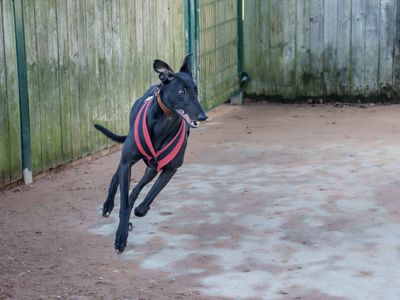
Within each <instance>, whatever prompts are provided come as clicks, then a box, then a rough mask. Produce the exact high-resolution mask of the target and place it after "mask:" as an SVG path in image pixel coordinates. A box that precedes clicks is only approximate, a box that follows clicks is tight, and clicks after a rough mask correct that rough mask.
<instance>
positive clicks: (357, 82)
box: [351, 0, 366, 97]
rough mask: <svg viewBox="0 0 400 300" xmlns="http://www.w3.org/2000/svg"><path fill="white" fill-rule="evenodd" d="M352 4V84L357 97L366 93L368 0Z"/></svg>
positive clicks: (354, 0) (357, 0)
mask: <svg viewBox="0 0 400 300" xmlns="http://www.w3.org/2000/svg"><path fill="white" fill-rule="evenodd" d="M352 4H353V7H352V12H353V15H352V25H351V27H352V35H351V37H352V38H351V67H352V70H351V84H352V85H351V86H352V95H353V96H355V97H357V96H359V95H363V94H364V74H365V72H364V70H365V65H364V64H365V4H366V0H353V2H352Z"/></svg>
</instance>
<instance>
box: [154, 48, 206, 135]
mask: <svg viewBox="0 0 400 300" xmlns="http://www.w3.org/2000/svg"><path fill="white" fill-rule="evenodd" d="M153 68H154V71H156V72H157V73H158V74H159V77H160V80H161V82H162V85H163V87H162V97H161V98H162V101H163V103H164V104H165V105H166V106H167V108H168V109H169V110H170V111H172V112H173V113H175V114H177V115H179V116H181V117H182V118H183V119H184V120H185V121H186V123H187V124H188V125H189V126H190V127H192V128H196V127H198V126H199V125H198V122H199V121H201V122H202V121H205V120H206V119H207V114H206V113H205V112H204V110H203V108H202V107H201V105H200V103H199V99H198V93H197V85H196V83H195V82H194V80H193V77H192V73H191V72H190V55H188V56H186V57H185V60H184V61H183V64H182V66H181V68H180V70H179V72H177V73H175V72H174V71H173V70H172V69H171V67H170V66H169V65H168V64H167V63H165V62H163V61H161V60H159V59H156V60H155V61H154V63H153Z"/></svg>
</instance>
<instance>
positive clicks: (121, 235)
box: [114, 229, 128, 253]
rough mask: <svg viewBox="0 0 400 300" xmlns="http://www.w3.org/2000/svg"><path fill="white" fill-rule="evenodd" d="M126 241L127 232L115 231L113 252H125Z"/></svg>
mask: <svg viewBox="0 0 400 300" xmlns="http://www.w3.org/2000/svg"><path fill="white" fill-rule="evenodd" d="M127 241H128V231H127V230H119V229H118V230H117V234H116V235H115V244H114V248H115V252H117V253H122V252H124V250H125V247H126V243H127Z"/></svg>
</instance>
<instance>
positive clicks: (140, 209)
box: [135, 205, 150, 218]
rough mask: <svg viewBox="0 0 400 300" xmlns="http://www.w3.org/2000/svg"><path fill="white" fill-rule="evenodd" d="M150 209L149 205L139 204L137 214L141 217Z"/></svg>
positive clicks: (136, 209)
mask: <svg viewBox="0 0 400 300" xmlns="http://www.w3.org/2000/svg"><path fill="white" fill-rule="evenodd" d="M149 209H150V207H149V206H142V205H139V206H138V207H136V208H135V216H136V217H139V218H140V217H144V216H145V215H146V214H147V212H148V211H149Z"/></svg>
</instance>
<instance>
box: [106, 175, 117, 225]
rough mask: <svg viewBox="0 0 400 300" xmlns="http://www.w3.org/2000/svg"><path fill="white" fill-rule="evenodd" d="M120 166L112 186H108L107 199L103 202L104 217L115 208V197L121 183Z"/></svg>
mask: <svg viewBox="0 0 400 300" xmlns="http://www.w3.org/2000/svg"><path fill="white" fill-rule="evenodd" d="M118 172H119V167H118V169H117V171H116V172H115V174H114V176H113V177H112V179H111V183H110V187H109V188H108V195H107V200H106V201H105V202H104V204H103V217H108V216H109V215H110V214H111V211H112V210H113V208H114V198H115V194H116V192H117V189H118V184H119V177H118V176H119V175H118Z"/></svg>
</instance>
